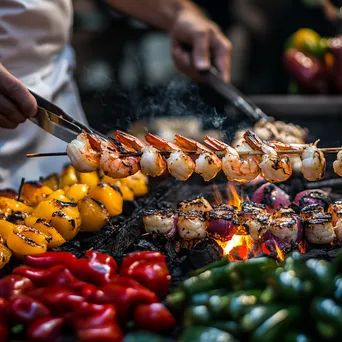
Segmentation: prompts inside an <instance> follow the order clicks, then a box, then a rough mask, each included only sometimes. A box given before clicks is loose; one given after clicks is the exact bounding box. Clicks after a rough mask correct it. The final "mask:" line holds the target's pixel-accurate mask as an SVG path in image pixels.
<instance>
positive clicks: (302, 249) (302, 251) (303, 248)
mask: <svg viewBox="0 0 342 342" xmlns="http://www.w3.org/2000/svg"><path fill="white" fill-rule="evenodd" d="M298 250H299V253H300V254H305V253H306V246H305V244H304V241H301V242H299V244H298Z"/></svg>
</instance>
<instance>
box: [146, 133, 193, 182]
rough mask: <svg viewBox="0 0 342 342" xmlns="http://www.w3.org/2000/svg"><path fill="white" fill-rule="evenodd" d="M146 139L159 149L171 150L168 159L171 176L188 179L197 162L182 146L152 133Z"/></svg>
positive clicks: (182, 179) (183, 179)
mask: <svg viewBox="0 0 342 342" xmlns="http://www.w3.org/2000/svg"><path fill="white" fill-rule="evenodd" d="M145 139H146V141H147V142H148V143H149V144H151V145H152V146H153V147H155V148H157V149H158V150H161V151H169V152H171V153H170V156H169V157H168V158H167V159H166V164H167V168H168V170H169V172H170V174H171V176H173V177H175V178H176V179H177V180H179V181H186V180H187V179H188V178H189V177H190V176H191V175H192V174H193V172H194V169H195V163H194V162H193V160H192V159H191V157H190V156H189V155H187V154H186V153H185V152H184V151H183V150H182V149H181V148H180V147H178V146H177V145H175V144H173V143H171V142H169V141H167V140H165V139H163V138H161V137H158V136H157V135H154V134H150V133H149V134H147V135H146V136H145Z"/></svg>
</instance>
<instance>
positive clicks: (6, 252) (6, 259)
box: [0, 244, 12, 270]
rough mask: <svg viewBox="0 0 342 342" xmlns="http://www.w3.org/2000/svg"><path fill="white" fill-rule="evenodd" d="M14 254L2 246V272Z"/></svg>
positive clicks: (0, 254) (0, 257)
mask: <svg viewBox="0 0 342 342" xmlns="http://www.w3.org/2000/svg"><path fill="white" fill-rule="evenodd" d="M11 256H12V252H11V251H10V250H9V249H8V248H7V247H6V246H4V245H1V244H0V270H1V269H2V268H4V266H5V265H6V264H7V263H8V262H9V261H10V259H11Z"/></svg>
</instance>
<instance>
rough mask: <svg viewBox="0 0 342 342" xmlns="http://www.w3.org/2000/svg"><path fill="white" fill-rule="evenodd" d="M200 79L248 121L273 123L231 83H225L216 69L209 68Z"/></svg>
mask: <svg viewBox="0 0 342 342" xmlns="http://www.w3.org/2000/svg"><path fill="white" fill-rule="evenodd" d="M202 77H203V80H204V81H206V82H207V83H208V85H209V86H210V87H211V88H213V89H214V90H215V91H216V92H217V93H218V94H220V95H221V96H222V97H223V98H225V99H226V100H228V101H229V102H231V103H232V104H233V105H234V106H235V107H236V108H237V109H239V110H241V112H243V113H244V114H246V115H247V116H248V117H249V118H250V119H252V120H254V121H256V122H257V121H259V120H265V121H273V119H272V118H271V117H269V116H268V115H266V114H265V113H264V112H263V111H262V110H261V109H260V108H259V107H258V106H257V105H256V104H255V103H253V102H251V101H250V100H249V99H247V98H246V97H245V96H244V95H243V94H242V93H241V92H240V91H239V90H238V89H237V88H235V87H234V86H233V85H232V84H231V83H229V82H225V81H224V80H223V79H222V77H221V76H220V72H219V71H218V70H217V69H216V68H214V67H211V68H210V69H209V70H208V71H204V72H203V73H202Z"/></svg>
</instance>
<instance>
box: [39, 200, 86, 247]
mask: <svg viewBox="0 0 342 342" xmlns="http://www.w3.org/2000/svg"><path fill="white" fill-rule="evenodd" d="M33 216H35V217H39V218H44V219H46V220H47V222H48V223H50V224H51V225H52V226H53V227H54V228H56V229H57V231H58V232H59V233H60V234H61V235H62V236H63V238H64V239H65V240H67V241H69V240H71V239H73V238H74V237H75V236H76V234H77V233H78V232H79V230H80V226H81V215H80V212H79V211H78V208H77V204H74V203H70V202H62V201H58V200H55V199H51V200H49V201H43V202H41V203H39V204H38V206H37V208H36V209H35V210H34V212H33Z"/></svg>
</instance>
